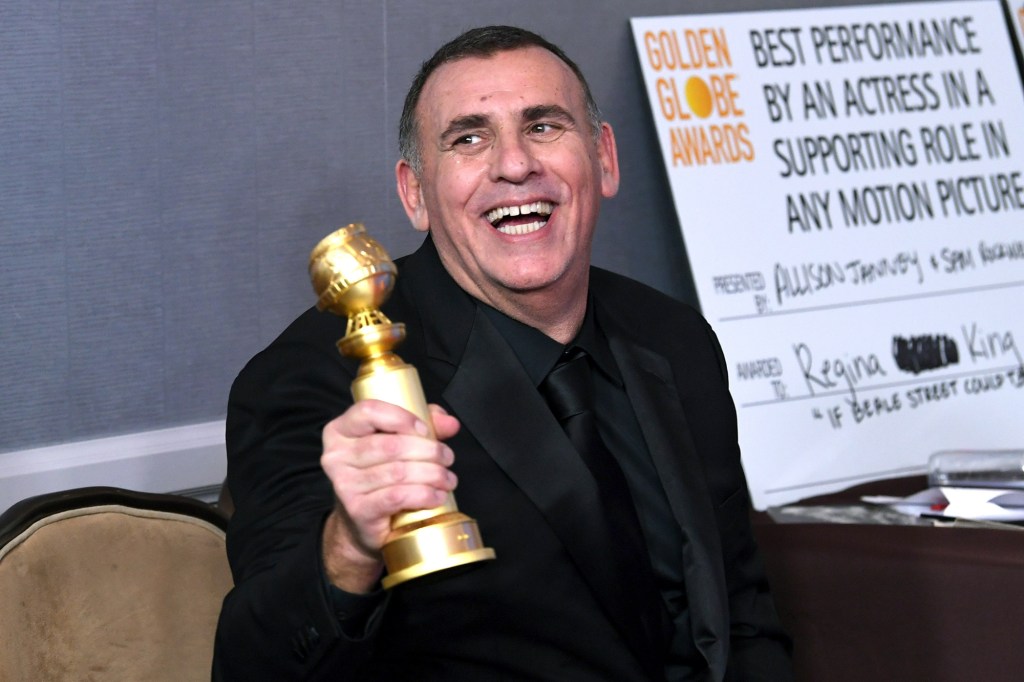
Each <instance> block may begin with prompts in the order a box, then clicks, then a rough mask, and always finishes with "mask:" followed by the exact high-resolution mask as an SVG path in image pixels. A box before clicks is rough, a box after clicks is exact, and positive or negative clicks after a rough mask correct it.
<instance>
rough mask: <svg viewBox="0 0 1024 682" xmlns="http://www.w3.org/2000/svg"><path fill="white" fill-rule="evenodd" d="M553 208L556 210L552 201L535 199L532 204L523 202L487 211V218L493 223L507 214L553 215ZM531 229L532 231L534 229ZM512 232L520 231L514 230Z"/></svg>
mask: <svg viewBox="0 0 1024 682" xmlns="http://www.w3.org/2000/svg"><path fill="white" fill-rule="evenodd" d="M552 210H554V206H552V205H551V203H550V202H547V201H535V202H533V203H532V204H523V205H521V206H500V207H498V208H495V209H493V210H490V211H488V212H487V220H488V221H489V222H490V223H491V224H492V225H493V224H494V223H496V222H498V221H499V220H501V219H502V218H504V217H505V216H518V215H525V214H528V213H538V214H540V215H551V211H552ZM541 224H543V223H541ZM529 231H530V232H532V231H533V230H529ZM506 234H508V233H506ZM512 234H519V233H518V232H513V233H512Z"/></svg>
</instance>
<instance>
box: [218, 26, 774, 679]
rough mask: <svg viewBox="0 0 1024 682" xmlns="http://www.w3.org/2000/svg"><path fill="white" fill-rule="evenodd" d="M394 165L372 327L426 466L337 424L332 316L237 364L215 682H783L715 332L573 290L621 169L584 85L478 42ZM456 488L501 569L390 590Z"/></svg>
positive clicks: (457, 52)
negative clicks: (385, 271)
mask: <svg viewBox="0 0 1024 682" xmlns="http://www.w3.org/2000/svg"><path fill="white" fill-rule="evenodd" d="M400 146H401V154H402V159H401V160H400V161H399V162H398V164H397V166H396V180H397V188H398V194H399V197H400V199H401V201H402V204H403V206H404V207H405V210H406V212H407V214H408V216H409V219H410V221H411V222H412V225H413V227H414V228H415V229H417V230H420V231H422V232H424V233H426V234H427V237H426V239H425V241H424V244H423V246H422V247H421V248H420V249H419V250H418V251H417V252H416V253H414V254H412V255H410V256H408V257H406V258H404V259H400V260H399V261H398V266H399V271H400V273H401V277H400V278H399V280H398V285H397V287H396V290H395V292H394V294H393V295H392V297H391V299H390V301H389V302H388V304H387V305H386V306H385V309H384V312H385V313H386V314H387V315H388V316H389V317H390V318H391V319H395V320H398V321H402V322H404V323H405V324H406V326H407V340H406V341H405V342H404V344H403V346H402V348H401V349H400V352H401V355H402V357H403V358H404V359H405V360H406V361H407V362H409V363H411V364H413V365H415V366H416V367H417V368H418V370H419V372H420V376H421V380H422V382H423V386H424V391H425V393H426V396H427V398H428V400H429V401H430V402H431V403H433V405H432V407H431V409H432V418H433V424H432V426H433V429H434V432H435V433H436V435H437V437H438V439H439V440H433V439H431V438H428V437H427V434H428V433H429V429H428V428H427V426H426V425H425V424H422V423H421V422H419V421H418V420H417V418H416V417H415V416H413V415H412V414H410V413H408V412H406V411H405V410H403V409H401V408H398V407H395V406H393V405H389V404H386V403H382V402H378V401H369V400H368V401H361V402H359V403H357V404H352V401H351V398H350V397H349V390H348V389H349V384H350V383H351V381H352V379H353V377H354V374H355V370H356V363H355V362H354V361H352V360H350V359H347V358H344V357H342V356H340V355H339V354H338V353H337V351H336V349H335V346H334V343H335V341H336V340H337V339H338V338H339V337H341V336H342V335H344V333H345V330H344V321H343V320H340V319H339V318H336V317H334V316H331V315H326V314H319V313H316V312H315V311H309V312H307V313H306V314H304V315H303V316H302V317H300V318H299V319H298V320H296V322H295V323H293V324H292V325H291V326H290V327H289V328H288V329H287V330H286V331H285V332H284V333H283V334H282V335H281V337H279V338H278V339H277V340H276V341H275V342H274V343H272V344H271V345H270V347H268V348H267V349H266V350H265V351H263V352H262V353H260V354H259V355H257V356H256V357H255V358H254V359H253V360H252V361H251V362H250V363H249V365H248V366H247V367H246V369H245V370H243V372H242V373H241V374H240V375H239V377H238V379H237V380H236V382H235V385H234V387H233V389H232V394H231V398H230V401H229V410H228V434H227V436H228V453H229V470H228V486H229V489H230V492H231V495H232V497H233V499H234V502H235V507H236V511H235V515H234V517H233V518H232V522H231V528H230V530H229V536H228V541H229V555H230V559H231V564H232V569H233V571H234V575H235V582H236V586H235V589H234V590H233V591H232V592H231V594H230V595H228V597H227V598H226V600H225V603H224V608H223V611H222V614H221V621H220V624H219V627H218V635H217V644H216V655H215V662H214V677H215V679H223V680H253V679H273V680H291V679H296V680H298V679H321V678H322V679H330V680H498V679H500V680H526V679H530V680H558V681H562V680H595V681H598V680H601V681H607V680H614V681H616V682H619V681H629V680H724V679H730V680H773V681H774V680H787V679H790V677H791V675H790V672H789V660H788V641H787V639H786V637H785V635H784V634H783V633H782V632H781V630H780V628H779V625H778V622H777V618H776V616H775V612H774V608H773V606H772V601H771V596H770V594H769V592H768V587H767V584H766V582H765V579H764V575H763V571H762V568H761V563H760V559H759V556H758V553H757V550H756V547H755V546H754V543H753V540H752V537H751V531H750V527H749V522H748V511H749V502H748V498H747V490H746V483H745V479H744V477H743V472H742V468H741V465H740V457H739V450H738V446H737V443H736V418H735V411H734V408H733V405H732V402H731V398H730V396H729V393H728V388H727V386H726V379H725V377H726V372H725V368H724V364H723V360H722V357H721V351H720V349H719V346H718V343H717V341H716V339H715V337H714V334H713V332H712V331H711V329H710V328H709V327H708V325H707V323H706V322H705V321H704V320H703V319H702V318H701V317H700V315H699V314H698V313H696V312H695V311H694V310H692V309H691V308H689V307H687V306H685V305H683V304H681V303H679V302H677V301H674V300H672V299H670V298H668V297H666V296H664V295H662V294H659V293H657V292H655V291H653V290H651V289H649V288H647V287H645V286H643V285H640V284H638V283H636V282H633V281H631V280H627V279H625V278H622V277H619V276H617V275H613V274H611V273H608V272H606V271H603V270H600V269H597V268H593V267H591V265H590V253H591V244H592V239H593V234H594V229H595V225H596V223H597V216H598V210H599V206H600V204H601V201H602V200H603V199H604V198H608V197H611V196H613V195H614V194H615V193H616V192H617V190H618V184H619V168H618V161H617V156H616V149H615V138H614V134H613V132H612V129H611V127H610V126H609V125H608V124H607V123H605V122H603V121H602V120H601V118H600V114H599V112H598V110H597V107H596V105H595V104H594V102H593V98H592V96H591V94H590V90H589V88H588V87H587V84H586V81H585V80H584V79H583V76H582V74H581V73H580V71H579V69H578V67H576V65H575V64H574V63H573V62H572V61H571V60H569V59H568V57H566V56H565V54H563V53H562V51H561V50H560V49H559V48H557V47H555V46H554V45H552V44H550V43H548V42H547V41H545V40H544V39H543V38H541V37H540V36H537V35H536V34H533V33H530V32H528V31H524V30H521V29H517V28H512V27H503V26H493V27H485V28H481V29H474V30H472V31H469V32H467V33H465V34H463V35H461V36H459V37H458V38H456V39H455V40H453V41H452V42H450V43H448V44H447V45H445V46H443V47H442V48H441V49H440V50H439V51H438V52H437V53H436V54H435V55H434V56H433V57H432V58H431V59H430V60H428V61H427V62H425V63H424V65H423V67H422V68H421V70H420V72H419V74H418V75H417V76H416V78H415V80H414V81H413V85H412V87H411V89H410V92H409V95H408V96H407V98H406V104H405V109H404V111H403V115H402V122H401V128H400ZM567 373H570V374H572V375H573V376H574V377H576V379H574V381H578V382H581V383H579V385H580V386H582V390H580V391H578V392H576V393H578V394H579V395H583V396H585V404H583V405H582V406H578V405H577V406H574V410H573V411H572V412H571V413H570V414H564V413H562V412H561V410H562V407H563V405H562V400H561V398H560V397H559V396H564V395H566V391H568V392H569V393H573V391H569V390H568V389H565V388H559V386H564V385H565V384H562V383H560V382H561V379H560V377H564V376H565V375H566V374H567ZM582 423H586V424H588V427H586V428H584V427H581V426H580V424H582ZM581 433H582V434H583V435H580V434H581ZM580 438H582V440H580ZM456 485H458V498H459V507H460V509H461V510H462V511H464V512H465V513H466V514H468V515H469V516H471V517H473V518H475V519H476V520H477V521H478V523H479V526H480V528H481V532H482V534H483V536H484V540H485V542H486V544H487V545H488V546H490V547H493V548H494V549H495V550H496V552H497V559H496V560H494V561H488V562H483V563H478V564H474V565H471V566H468V567H465V568H462V569H455V570H450V571H442V572H439V573H436V574H432V575H429V576H426V577H422V578H417V579H414V580H411V581H408V582H404V583H401V584H400V585H398V586H396V587H394V588H393V589H392V590H390V591H387V592H384V591H382V589H381V587H380V579H381V576H382V573H383V570H384V567H383V563H382V559H381V547H382V545H383V543H384V540H385V538H386V536H387V533H388V531H389V529H390V518H391V516H393V515H394V514H395V513H397V512H400V511H403V510H408V509H420V508H431V507H436V506H438V505H440V504H442V502H443V501H444V499H445V497H446V496H447V494H448V493H449V492H450V491H452V490H454V489H455V487H456Z"/></svg>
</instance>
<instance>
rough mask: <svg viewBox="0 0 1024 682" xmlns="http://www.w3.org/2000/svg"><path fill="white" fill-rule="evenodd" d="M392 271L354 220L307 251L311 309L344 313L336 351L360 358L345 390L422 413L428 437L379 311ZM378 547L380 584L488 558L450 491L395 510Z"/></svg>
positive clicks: (400, 335)
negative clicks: (423, 505) (433, 501)
mask: <svg viewBox="0 0 1024 682" xmlns="http://www.w3.org/2000/svg"><path fill="white" fill-rule="evenodd" d="M397 275H398V269H397V268H396V267H395V264H394V263H393V262H391V259H390V258H389V257H388V254H387V252H386V251H385V250H384V248H383V247H381V245H380V244H378V243H377V242H376V241H375V240H374V239H373V238H371V237H370V236H369V235H368V234H367V233H366V228H365V227H363V225H362V224H361V223H352V224H351V225H346V226H345V227H342V228H341V229H339V230H337V231H335V232H333V233H331V234H329V235H327V236H326V237H325V238H324V239H323V240H321V242H320V243H319V244H317V245H316V247H314V248H313V251H312V253H311V254H310V256H309V276H310V278H311V279H312V280H313V289H314V290H315V291H316V293H317V295H318V296H319V298H318V300H317V303H316V307H317V309H318V310H321V311H323V310H329V311H330V312H332V313H334V314H335V315H340V316H344V317H347V318H348V327H347V329H346V332H345V336H344V337H342V338H341V339H340V340H339V341H338V350H339V351H341V353H342V354H343V355H345V356H348V357H351V358H356V359H358V360H360V361H361V362H360V365H359V371H358V373H357V374H356V378H355V379H354V380H353V381H352V397H353V398H354V399H355V400H357V401H358V400H365V399H367V398H374V399H376V400H383V401H386V402H389V403H393V404H395V405H399V406H401V407H404V408H405V409H407V410H409V411H410V412H412V413H413V414H415V415H416V416H417V417H419V418H420V419H422V420H423V422H424V423H425V424H426V425H427V428H429V429H430V435H431V437H434V431H433V423H432V421H431V418H430V411H429V410H428V409H427V401H426V398H425V397H424V395H423V387H422V385H421V384H420V379H419V375H418V374H417V373H416V368H415V367H413V366H412V365H408V364H406V363H405V362H403V361H402V359H401V358H400V357H398V356H397V355H395V354H394V353H393V352H391V349H392V348H394V347H395V346H397V345H398V344H399V343H401V341H402V339H404V338H405V325H404V324H402V323H395V322H392V321H391V320H389V319H388V318H387V317H385V315H384V313H382V312H381V311H380V306H381V305H383V304H384V301H386V300H387V297H388V296H389V295H390V293H391V289H392V288H393V287H394V284H395V278H396V277H397ZM382 553H383V555H384V564H385V566H387V570H388V573H387V575H386V576H384V579H383V581H382V583H383V585H384V587H385V588H391V587H394V586H395V585H398V584H399V583H403V582H405V581H407V580H410V579H412V578H418V577H419V576H422V575H426V574H428V573H434V572H435V571H441V570H444V569H446V568H452V567H455V566H461V565H463V564H468V563H472V562H475V561H485V560H487V559H493V558H494V550H493V549H491V548H489V547H484V545H483V541H482V539H481V538H480V530H479V529H478V528H477V524H476V521H474V520H473V519H471V518H470V517H468V516H466V515H465V514H463V513H461V512H460V511H459V510H458V507H456V506H455V497H454V496H453V495H451V494H449V495H448V498H447V500H446V501H445V503H444V504H443V505H441V506H440V507H434V508H433V509H420V510H410V511H403V512H400V513H398V514H395V515H394V516H393V517H392V518H391V533H390V535H389V536H388V538H387V540H386V541H385V544H384V547H383V550H382Z"/></svg>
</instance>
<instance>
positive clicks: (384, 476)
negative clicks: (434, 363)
mask: <svg viewBox="0 0 1024 682" xmlns="http://www.w3.org/2000/svg"><path fill="white" fill-rule="evenodd" d="M430 414H431V418H432V420H433V427H434V433H435V434H436V436H437V438H438V440H434V439H433V438H431V437H430V429H429V428H428V427H427V425H426V424H424V423H423V421H422V420H420V419H419V418H418V417H416V416H415V415H414V414H412V413H411V412H409V411H407V410H405V409H403V408H401V407H397V406H395V405H391V404H389V403H385V402H381V401H379V400H361V401H359V402H357V403H355V404H354V405H352V407H350V408H349V409H348V410H346V411H345V413H344V414H342V415H341V416H340V417H338V418H336V419H334V420H333V421H331V422H329V423H328V424H327V426H325V427H324V430H323V446H324V450H323V455H322V456H321V458H320V465H321V466H322V467H323V469H324V472H326V474H327V477H328V478H330V479H331V483H332V484H333V486H334V494H335V497H336V499H337V505H336V506H335V509H334V511H333V512H332V513H331V515H330V516H329V517H328V518H327V523H326V525H325V526H324V537H323V553H324V567H325V568H326V571H327V577H328V579H329V580H330V581H331V582H332V583H334V584H335V585H337V586H338V587H339V588H341V589H343V590H345V591H347V592H353V593H361V592H367V591H368V590H370V588H372V586H373V584H374V583H375V582H376V581H377V579H378V578H379V577H380V573H381V570H382V568H383V562H382V560H381V554H380V549H381V547H382V546H383V544H384V540H385V539H386V538H387V535H388V532H389V531H390V530H391V517H392V516H393V515H394V514H396V513H398V512H400V511H406V510H410V509H429V508H431V507H437V506H440V505H441V504H443V503H444V501H445V498H446V496H447V495H448V493H450V492H451V491H452V490H454V489H455V485H456V478H455V474H453V473H452V472H451V471H450V470H449V469H448V467H449V466H451V464H452V461H453V460H454V454H453V453H452V450H451V448H449V447H448V446H447V445H445V444H444V443H443V442H441V441H442V440H444V439H447V438H451V437H452V436H454V435H455V434H456V433H457V432H458V430H459V422H458V420H457V419H455V417H452V416H450V415H448V414H447V413H446V412H445V411H444V410H443V409H442V408H441V407H438V406H437V405H431V406H430Z"/></svg>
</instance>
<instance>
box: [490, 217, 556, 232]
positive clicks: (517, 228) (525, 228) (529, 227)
mask: <svg viewBox="0 0 1024 682" xmlns="http://www.w3.org/2000/svg"><path fill="white" fill-rule="evenodd" d="M547 222H548V221H546V220H535V221H534V222H532V223H526V224H525V225H507V226H504V227H499V228H498V232H501V233H502V234H530V233H531V232H536V231H537V230H539V229H540V228H542V227H544V225H545V224H546V223H547Z"/></svg>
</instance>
